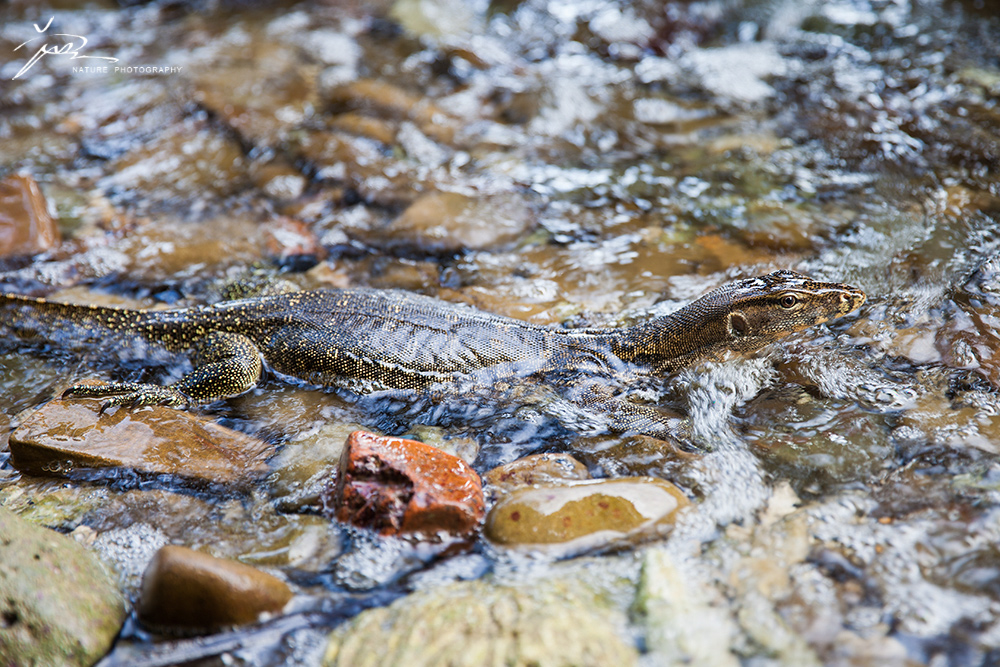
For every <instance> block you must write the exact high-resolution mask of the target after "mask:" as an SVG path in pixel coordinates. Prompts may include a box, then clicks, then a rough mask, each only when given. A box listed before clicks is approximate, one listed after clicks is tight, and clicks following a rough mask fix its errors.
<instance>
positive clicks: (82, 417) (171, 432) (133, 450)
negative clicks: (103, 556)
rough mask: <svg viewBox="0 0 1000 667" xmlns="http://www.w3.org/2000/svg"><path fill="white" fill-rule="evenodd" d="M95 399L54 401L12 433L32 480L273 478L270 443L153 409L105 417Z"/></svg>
mask: <svg viewBox="0 0 1000 667" xmlns="http://www.w3.org/2000/svg"><path fill="white" fill-rule="evenodd" d="M99 407H100V403H99V402H97V401H92V400H79V399H75V400H61V399H59V400H55V401H50V402H49V403H46V404H45V405H43V406H42V407H41V408H39V409H38V410H37V411H36V412H34V413H32V414H31V415H29V416H28V417H27V418H25V419H24V421H23V422H22V423H21V425H20V426H19V427H18V428H17V429H16V430H15V431H14V432H13V433H11V434H10V445H9V446H10V452H11V462H12V463H13V464H14V467H15V468H17V469H18V470H20V471H22V472H26V473H30V474H33V475H42V476H50V475H58V476H64V477H65V476H75V475H83V474H92V473H94V472H95V471H97V472H100V473H101V474H102V475H104V474H105V473H106V476H114V475H119V474H120V472H122V471H124V472H125V473H126V474H136V475H138V476H140V477H152V476H156V475H168V476H170V477H173V478H176V479H178V480H185V481H189V482H202V483H205V482H208V483H216V484H226V485H229V484H243V483H246V482H247V481H248V480H249V479H252V478H254V477H259V476H261V475H263V474H265V473H266V472H267V467H266V465H265V464H264V461H265V459H267V457H268V456H270V454H271V447H270V445H268V444H267V443H265V442H262V441H260V440H257V439H256V438H251V437H249V436H246V435H243V434H242V433H238V432H236V431H233V430H231V429H228V428H225V427H224V426H219V425H218V424H215V423H213V422H211V421H208V420H207V419H204V418H202V417H198V416H196V415H192V414H190V413H187V412H182V411H180V410H173V409H171V408H166V407H162V406H150V407H145V408H142V409H138V410H131V409H125V408H119V409H118V410H116V411H114V412H106V413H104V414H101V413H100V412H99Z"/></svg>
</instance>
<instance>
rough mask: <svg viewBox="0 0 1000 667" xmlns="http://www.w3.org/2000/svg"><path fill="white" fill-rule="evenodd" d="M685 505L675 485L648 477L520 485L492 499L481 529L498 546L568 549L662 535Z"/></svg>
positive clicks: (564, 552) (572, 551) (566, 551)
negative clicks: (504, 494)
mask: <svg viewBox="0 0 1000 667" xmlns="http://www.w3.org/2000/svg"><path fill="white" fill-rule="evenodd" d="M688 505H690V501H688V499H687V497H686V496H685V495H684V493H683V492H682V491H681V490H680V489H678V488H677V487H676V486H674V485H673V484H671V483H670V482H667V481H665V480H661V479H656V478H653V477H631V478H624V479H601V480H592V481H580V482H574V483H571V484H563V485H546V486H538V487H524V488H520V489H516V490H514V491H512V492H510V493H509V494H508V495H507V496H505V497H504V498H502V499H501V500H500V501H499V502H498V503H497V504H496V505H494V507H493V509H492V510H490V513H489V515H488V516H487V517H486V525H485V528H484V532H485V534H486V537H488V538H489V539H490V540H491V541H492V542H494V543H496V544H500V545H503V546H508V547H523V548H529V549H533V550H534V549H540V550H546V551H550V552H553V553H555V554H559V555H569V554H575V553H583V552H586V551H592V550H596V549H603V548H608V547H614V546H620V545H627V544H634V543H637V542H641V541H644V540H647V539H653V538H656V537H660V536H663V535H665V534H667V533H668V532H669V531H670V529H671V528H672V527H673V524H674V522H675V521H676V520H677V514H678V512H679V510H681V509H683V508H684V507H687V506H688Z"/></svg>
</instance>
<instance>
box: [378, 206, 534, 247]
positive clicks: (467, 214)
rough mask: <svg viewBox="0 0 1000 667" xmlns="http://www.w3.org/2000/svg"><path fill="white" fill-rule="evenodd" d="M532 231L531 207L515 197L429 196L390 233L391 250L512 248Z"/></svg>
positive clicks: (388, 234) (389, 229) (407, 213)
mask: <svg viewBox="0 0 1000 667" xmlns="http://www.w3.org/2000/svg"><path fill="white" fill-rule="evenodd" d="M533 225H534V216H533V214H532V212H531V208H530V207H529V206H528V203H527V201H525V200H524V199H523V198H522V197H519V196H517V195H514V194H511V193H508V194H498V195H492V196H481V197H469V196H466V195H463V194H459V193H457V192H429V193H427V194H425V195H423V196H421V197H420V198H419V199H417V200H416V201H415V202H413V203H412V204H411V205H410V206H409V207H408V208H407V209H406V210H405V211H403V213H402V215H400V216H399V217H398V218H396V219H395V220H394V221H393V222H392V224H391V225H389V227H388V228H387V229H386V230H385V233H386V236H387V238H388V241H389V243H390V245H412V246H414V247H416V248H419V249H420V250H423V251H426V252H445V253H451V252H459V251H461V250H484V249H489V248H496V247H498V246H502V245H505V244H508V243H512V242H514V241H516V240H517V239H518V238H520V237H521V236H522V235H524V234H525V233H526V232H528V231H529V230H530V229H531V228H532V226H533Z"/></svg>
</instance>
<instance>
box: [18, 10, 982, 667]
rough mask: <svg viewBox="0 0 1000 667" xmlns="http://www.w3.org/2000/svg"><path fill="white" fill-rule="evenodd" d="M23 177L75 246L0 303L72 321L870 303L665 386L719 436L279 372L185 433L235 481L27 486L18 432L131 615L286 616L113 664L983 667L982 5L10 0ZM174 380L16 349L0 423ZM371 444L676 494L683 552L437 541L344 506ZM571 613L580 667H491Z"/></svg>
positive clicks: (93, 357)
mask: <svg viewBox="0 0 1000 667" xmlns="http://www.w3.org/2000/svg"><path fill="white" fill-rule="evenodd" d="M50 17H54V19H53V22H52V23H51V25H50V26H49V27H48V28H46V29H45V30H41V29H42V28H45V27H46V22H47V21H48V20H49V18H50ZM56 31H58V33H60V34H62V35H64V37H62V38H59V37H56V36H55V35H56ZM65 35H77V36H85V37H86V52H85V54H86V55H87V56H89V57H88V58H81V57H78V58H72V56H71V55H70V54H67V53H48V54H44V57H41V58H40V59H38V61H37V62H35V63H34V64H31V66H30V67H28V64H29V63H28V61H29V59H30V56H31V53H33V52H34V49H37V46H38V45H39V44H40V43H41V42H38V41H32V42H30V43H29V45H28V46H24V47H23V48H20V49H18V46H19V45H22V44H23V43H24V42H26V41H27V40H33V39H47V40H49V42H50V43H59V42H58V40H59V39H63V40H65V39H68V38H67V37H65ZM31 45H35V46H33V47H32V48H31V49H29V46H31ZM83 54H84V51H82V50H80V51H78V55H83ZM112 60H114V62H112ZM27 176H30V178H31V179H33V181H35V182H37V184H38V188H39V189H40V192H41V195H42V196H43V197H44V201H45V202H46V204H45V206H46V207H47V211H48V213H49V215H50V216H51V218H52V220H53V221H54V223H55V225H56V228H57V233H58V238H57V239H54V240H52V239H50V240H49V242H47V243H45V244H44V246H39V247H38V248H33V249H31V250H30V251H25V250H23V249H22V250H20V251H17V252H14V251H11V252H8V253H7V254H5V256H3V257H2V258H0V282H2V287H3V291H13V292H19V293H25V294H33V295H39V296H45V297H47V298H50V299H52V300H61V301H71V302H74V303H98V304H102V305H115V306H128V307H141V308H168V307H180V306H189V305H198V304H205V303H213V302H217V301H219V300H221V299H223V298H225V296H226V295H227V289H229V287H228V286H229V285H230V284H231V283H232V282H233V281H234V280H240V279H243V278H245V277H246V276H247V275H248V274H249V275H252V277H253V278H254V279H256V278H258V277H261V276H263V277H264V279H267V280H283V281H288V282H289V283H292V284H294V285H295V286H296V287H298V288H306V289H320V288H341V287H355V286H357V287H375V288H387V289H401V290H408V291H413V292H418V293H421V294H425V295H430V296H434V297H438V298H441V299H443V300H446V301H452V302H458V303H464V304H468V305H471V306H474V307H476V308H479V309H481V310H485V311H489V312H493V313H497V314H501V315H505V316H510V317H515V318H519V319H523V320H527V321H529V322H532V323H535V324H541V325H547V326H553V327H567V328H578V327H614V326H623V325H627V324H630V323H634V322H636V321H640V320H642V319H645V318H648V317H651V316H654V315H660V314H665V313H669V312H671V311H673V310H675V309H677V308H679V307H681V306H683V305H684V304H686V303H689V302H690V301H692V300H693V299H695V298H697V297H698V296H700V295H702V294H704V293H705V292H707V291H708V290H710V289H713V288H715V287H718V286H720V285H722V284H725V283H727V282H729V281H731V280H735V279H739V278H746V277H752V276H756V275H762V274H765V273H769V272H771V271H775V270H779V269H791V270H794V271H797V272H801V273H804V274H807V275H809V276H812V277H815V278H817V279H822V280H826V281H834V282H843V283H848V284H851V285H855V286H857V287H859V288H861V289H862V290H864V291H865V292H866V294H867V302H866V304H865V305H864V306H863V307H862V308H861V309H860V310H859V311H857V312H855V313H853V314H851V315H849V316H847V317H845V318H843V319H840V320H837V321H835V322H831V323H829V324H824V325H821V326H817V327H814V328H811V329H808V330H806V331H804V332H801V333H798V334H795V335H793V336H791V337H789V338H787V339H785V340H783V341H782V342H781V343H779V344H777V345H773V346H771V347H769V348H767V349H765V350H763V351H762V352H761V353H758V354H756V355H754V356H753V357H752V358H748V359H733V360H727V361H723V362H705V363H699V364H696V365H695V366H693V367H689V368H687V369H684V370H682V371H681V372H679V373H678V374H676V375H675V376H673V377H671V378H670V379H669V382H667V383H666V384H665V385H664V386H662V387H658V388H656V390H655V391H653V390H648V391H646V392H645V393H646V394H650V395H648V396H647V395H645V394H644V395H643V399H644V400H647V401H650V402H654V403H657V404H658V405H660V406H662V407H664V408H667V409H670V410H672V411H675V412H677V413H678V414H680V415H683V416H684V417H685V418H686V419H687V420H688V424H689V426H690V432H691V433H692V434H693V435H692V437H693V440H694V442H695V444H696V445H697V447H698V449H697V451H694V452H691V451H686V450H682V449H680V448H678V447H674V446H670V445H669V444H668V443H664V442H662V441H658V440H655V439H652V438H642V437H638V436H628V435H626V436H621V435H616V434H609V433H606V432H602V431H601V429H599V428H597V429H594V428H590V429H588V428H587V427H586V425H585V424H584V425H582V426H581V425H579V424H577V425H575V426H574V425H573V424H571V423H570V422H572V421H573V419H574V418H575V417H576V416H575V415H572V414H565V413H562V412H560V406H559V405H558V404H555V405H552V404H546V402H545V399H544V398H542V399H538V398H533V399H531V400H518V396H517V395H514V396H513V397H511V396H509V395H508V396H505V397H504V400H503V401H500V400H498V399H497V398H496V397H495V396H492V395H490V394H486V395H484V396H481V397H477V398H476V399H475V400H467V401H463V402H456V403H455V405H450V404H448V405H444V406H442V405H441V404H440V402H438V401H432V400H425V401H419V400H418V401H413V402H399V401H396V400H389V399H384V398H381V399H380V398H366V397H363V396H362V397H358V396H355V395H351V394H349V393H347V392H334V391H325V390H321V389H318V388H315V387H309V386H299V385H296V384H289V383H287V382H284V381H282V379H281V378H279V377H277V376H275V375H269V376H265V378H264V379H263V380H262V381H261V382H260V383H259V384H258V386H257V387H256V388H255V389H254V390H252V391H251V392H249V393H247V394H244V395H242V396H240V397H237V398H234V399H231V400H228V401H222V402H218V403H214V404H211V405H209V406H205V407H199V408H194V409H192V412H195V413H197V414H199V415H201V416H203V417H206V418H207V419H208V420H210V421H212V422H214V423H215V424H218V425H221V426H225V427H227V428H229V429H233V430H235V431H237V432H239V433H240V434H243V435H246V436H250V437H252V438H253V439H255V440H259V441H261V442H263V443H266V445H267V446H268V447H270V448H271V449H270V450H269V451H271V452H272V454H273V455H271V456H270V458H268V459H267V466H268V468H267V474H266V475H265V476H263V477H262V478H261V479H260V481H258V482H257V483H255V484H254V485H253V486H252V487H251V488H249V489H242V490H240V491H238V492H236V491H233V490H232V489H221V490H220V489H219V488H217V487H212V486H209V487H205V488H202V487H198V488H191V487H189V486H185V485H183V484H181V485H178V484H175V483H174V481H173V480H162V479H155V478H154V479H145V478H139V479H137V478H136V477H135V476H131V475H127V474H123V475H121V476H117V477H112V478H107V477H104V478H100V479H84V478H79V477H77V478H74V477H72V476H70V477H69V478H67V477H65V476H60V475H58V474H57V473H58V471H52V472H53V474H52V475H45V474H28V473H25V472H23V471H19V470H18V469H16V468H15V467H14V466H13V464H12V462H11V460H10V455H9V452H8V451H7V450H6V449H0V506H2V507H5V508H7V509H9V510H12V511H14V512H15V513H17V514H19V515H20V516H21V517H23V518H25V519H27V520H29V521H31V522H32V523H36V524H39V525H43V526H47V527H49V528H53V529H55V530H57V531H59V532H61V533H65V534H69V535H72V536H73V537H74V538H75V539H77V541H80V542H83V543H84V544H85V545H86V546H88V548H90V549H91V550H92V551H93V552H95V553H97V554H98V555H99V556H100V557H101V559H102V560H103V562H105V563H106V565H107V567H108V568H109V569H110V571H112V572H114V573H115V576H116V577H117V581H119V582H120V586H121V590H122V591H123V595H124V596H125V598H126V600H129V601H130V602H131V603H134V602H135V600H136V599H137V597H138V595H139V579H140V577H141V575H142V572H143V570H144V568H145V567H146V563H147V562H148V561H149V560H150V558H151V557H152V554H153V553H154V552H155V551H156V550H157V549H159V548H160V547H161V546H163V545H165V544H173V545H179V546H185V547H190V548H192V549H194V550H196V551H200V552H204V553H207V554H211V555H213V556H217V557H220V558H228V559H234V560H238V561H240V562H242V563H244V564H248V565H252V566H254V567H257V568H262V569H264V570H267V571H268V572H271V573H273V574H274V575H275V576H277V577H279V578H281V579H282V580H283V581H286V582H287V583H288V585H289V586H290V587H291V589H292V591H293V592H294V593H295V597H294V599H293V600H292V602H291V603H290V606H288V607H286V610H285V612H283V613H281V614H278V615H276V616H274V617H272V618H270V619H268V620H265V621H262V622H260V623H255V624H251V625H247V626H244V627H241V628H237V629H234V630H222V631H217V632H213V633H209V634H205V635H203V636H200V637H196V638H192V637H176V636H171V635H169V634H161V633H157V632H156V631H154V630H151V629H150V628H148V627H144V626H143V625H142V624H141V623H139V622H138V621H137V620H136V617H135V614H134V613H133V614H131V615H130V617H129V618H128V619H127V620H126V621H125V625H124V627H123V628H122V631H121V633H120V635H119V636H118V638H117V640H116V641H115V643H114V646H113V648H112V649H111V651H110V653H108V654H107V656H106V657H105V658H104V659H103V660H104V661H103V662H102V663H100V664H102V665H105V666H106V667H110V666H111V665H175V664H176V665H179V664H196V665H254V666H257V665H260V666H264V665H299V664H305V665H317V664H321V663H322V664H353V665H360V664H399V665H416V664H427V665H432V664H469V665H474V664H486V663H487V662H489V661H490V660H496V664H539V665H560V664H567V665H568V664H577V665H580V664H612V662H614V663H621V664H630V663H631V664H641V665H673V664H678V665H679V664H696V665H740V664H742V665H753V666H758V665H760V666H764V665H844V666H848V665H852V666H853V665H872V666H874V665H899V666H901V667H903V666H906V667H909V666H915V665H932V666H934V667H944V666H946V665H956V666H966V665H969V666H972V665H995V664H1000V8H998V6H997V4H996V3H995V2H990V1H989V0H981V1H979V2H974V1H965V2H945V1H944V0H934V1H931V2H923V3H917V2H912V1H909V0H893V1H889V0H884V1H882V0H834V1H832V2H818V1H807V2H798V1H791V0H773V1H765V0H760V1H757V2H728V1H723V0H708V1H705V2H701V1H693V2H668V3H663V2H653V1H646V2H643V1H641V0H635V1H634V2H612V1H611V0H522V1H517V0H495V1H493V2H487V1H485V0H474V1H472V2H464V1H460V0H397V1H396V2H389V1H380V2H373V3H361V2H354V1H351V0H345V1H343V2H334V1H332V0H331V1H327V2H321V1H320V0H309V1H303V2H267V1H264V0H261V1H258V2H250V1H247V2H241V1H236V0H232V1H228V0H219V1H217V2H212V1H208V0H205V1H200V0H190V1H180V2H173V1H168V0H164V1H161V2H146V3H143V2H124V1H123V2H121V3H114V2H106V1H95V2H91V3H88V4H87V6H86V8H83V9H80V8H78V7H77V3H63V2H56V1H51V2H43V3H34V2H21V1H19V0H15V1H13V2H8V3H6V4H4V5H3V6H2V7H0V179H3V178H8V177H18V178H20V177H27ZM0 213H2V212H0ZM0 241H2V239H0ZM177 372H178V371H177V370H176V369H175V368H173V367H172V366H171V365H170V363H168V362H162V361H157V363H156V364H155V365H154V366H153V367H152V368H150V367H148V366H146V365H144V364H137V363H135V362H134V361H128V360H124V361H123V360H122V359H121V358H119V355H118V354H114V353H112V354H106V353H105V352H101V353H95V352H93V351H90V352H88V351H86V350H85V351H83V352H80V351H79V350H77V351H62V350H56V349H51V348H50V347H48V346H46V345H39V344H36V343H33V342H31V343H22V342H18V341H16V340H15V339H13V338H10V337H6V338H5V339H4V342H3V346H2V347H0V420H4V421H5V422H6V423H7V424H8V425H9V426H8V427H7V428H6V429H5V431H7V432H9V431H10V430H12V429H13V428H14V427H16V426H18V425H19V424H21V423H22V422H23V421H24V420H25V419H26V418H27V416H28V415H30V414H31V413H30V410H31V409H34V408H37V407H39V406H40V405H42V404H44V403H46V402H47V401H49V400H50V399H52V398H54V397H56V396H58V395H60V394H61V393H62V391H63V390H65V389H66V388H67V387H68V386H70V385H71V384H74V383H76V382H80V381H84V380H87V379H102V380H111V379H124V380H130V381H150V379H152V380H154V381H162V380H163V379H164V378H166V379H168V380H169V379H171V378H173V379H176V377H175V376H176V374H177ZM172 374H173V375H172ZM637 391H639V390H637ZM26 411H28V412H26ZM567 424H570V425H567ZM359 428H363V429H366V430H370V431H375V432H378V433H383V434H386V435H393V436H405V437H408V438H412V439H416V440H420V441H423V442H426V443H428V444H432V445H435V446H438V447H440V448H441V449H444V450H445V451H448V452H450V453H452V454H454V455H456V456H458V457H459V458H461V459H463V460H465V461H466V462H467V463H468V464H470V465H471V467H472V468H473V469H475V471H476V472H477V473H479V474H480V475H484V476H485V475H486V474H487V473H488V472H489V471H491V470H493V469H495V468H497V467H498V466H500V465H506V464H511V463H514V462H517V461H519V460H521V459H523V458H524V457H527V456H529V455H533V454H553V453H558V454H569V455H571V456H572V457H574V458H575V459H576V460H577V461H578V462H580V463H582V464H583V466H585V468H586V475H587V476H589V477H591V478H595V479H605V478H608V479H617V478H631V477H652V478H657V479H662V480H668V481H669V482H672V483H673V484H675V485H676V486H677V487H678V488H679V489H681V490H682V491H683V493H684V494H685V495H686V497H687V498H689V499H690V501H691V508H690V509H689V511H686V512H685V513H683V514H682V515H681V516H680V518H678V519H677V522H676V525H674V526H673V528H672V531H671V532H670V534H669V535H668V536H666V537H663V536H662V535H661V536H657V537H656V538H654V539H650V538H649V537H648V536H646V537H644V538H643V539H641V540H640V539H636V540H634V541H631V542H629V541H626V542H625V543H621V542H619V543H616V544H614V545H613V546H612V547H609V548H603V549H596V550H591V551H586V550H585V551H584V552H583V553H564V554H556V553H547V552H546V553H531V552H523V551H518V550H509V549H505V548H504V547H502V546H500V545H497V544H494V543H492V542H491V541H490V540H488V539H486V538H485V537H482V536H479V537H477V538H476V539H474V540H473V542H472V543H471V544H469V545H467V547H466V548H464V549H462V550H459V551H458V552H457V553H444V554H442V553H439V552H434V553H431V552H430V551H427V550H426V549H425V548H424V547H423V546H422V545H420V544H416V545H415V544H413V543H412V542H409V541H407V540H398V539H394V538H382V537H378V536H377V535H374V534H371V533H367V532H365V531H362V530H357V529H354V528H349V527H347V526H345V525H342V524H341V523H339V522H337V521H334V520H332V519H331V518H330V517H329V516H327V515H326V514H324V513H323V512H322V511H321V508H320V507H319V504H318V500H317V492H316V489H317V488H318V485H320V484H321V482H323V480H326V479H328V478H329V477H330V476H331V475H333V474H334V471H335V470H336V468H337V461H338V459H339V456H340V451H341V448H342V447H343V442H344V440H345V438H346V437H347V435H348V434H349V433H351V432H352V431H354V430H356V429H359ZM490 488H492V487H490V486H489V485H487V492H488V494H487V497H488V499H489V490H490ZM495 500H496V498H493V499H492V500H491V501H490V502H494V501H495ZM431 551H433V550H431ZM504 610H506V611H504ZM511 610H514V611H511ZM477 614H479V615H480V616H477ZM505 614H507V615H506V616H505ZM475 619H480V622H474V620H475ZM483 619H492V620H490V622H487V621H486V620H483ZM553 619H565V620H564V623H563V626H558V627H554V629H553V630H552V632H553V633H555V636H558V637H560V644H559V645H557V646H551V645H549V646H545V645H541V644H540V645H533V644H530V643H528V642H527V641H522V642H521V643H518V642H517V641H515V640H510V641H509V644H508V645H505V646H504V647H503V648H502V649H497V648H495V647H494V648H493V649H492V650H494V651H495V652H494V653H492V654H491V653H489V652H487V653H483V654H475V653H474V652H470V651H471V648H470V647H476V646H486V645H489V646H494V645H493V644H490V642H492V641H494V640H495V636H492V635H491V634H490V633H491V632H494V633H495V634H496V633H498V634H502V635H504V636H517V635H518V633H521V634H522V635H527V634H530V632H529V629H530V628H532V627H533V625H539V626H540V625H544V624H546V623H550V622H555V621H554V620H553ZM546 627H547V626H546ZM408 628H414V629H412V630H408ZM497 628H499V629H497ZM331 633H333V635H332V636H333V637H334V640H333V641H332V642H331V641H330V640H329V639H328V638H329V637H330V636H331ZM504 633H507V634H504ZM542 644H544V642H543V643H542ZM594 645H599V646H600V647H601V651H603V652H594V650H592V647H593V646H594ZM427 646H432V647H433V650H432V649H429V648H427ZM484 650H485V649H484ZM595 650H596V649H595ZM476 655H479V656H480V657H479V658H477V657H476ZM483 656H487V657H488V656H492V657H490V658H489V660H488V659H487V657H483ZM498 656H499V657H498Z"/></svg>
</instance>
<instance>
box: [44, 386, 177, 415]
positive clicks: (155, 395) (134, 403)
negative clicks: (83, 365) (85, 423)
mask: <svg viewBox="0 0 1000 667" xmlns="http://www.w3.org/2000/svg"><path fill="white" fill-rule="evenodd" d="M62 397H63V398H70V397H79V398H105V397H107V398H108V400H106V401H104V403H103V404H102V405H101V414H104V412H105V411H106V410H108V409H110V408H113V407H117V406H131V407H139V406H143V405H169V406H185V405H187V404H188V398H187V396H185V395H184V394H182V393H181V392H179V391H178V390H176V389H174V388H173V387H163V386H161V385H157V384H144V383H137V382H109V383H107V384H97V385H94V384H77V385H73V386H72V387H70V388H69V389H67V390H66V391H64V392H63V395H62Z"/></svg>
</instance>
